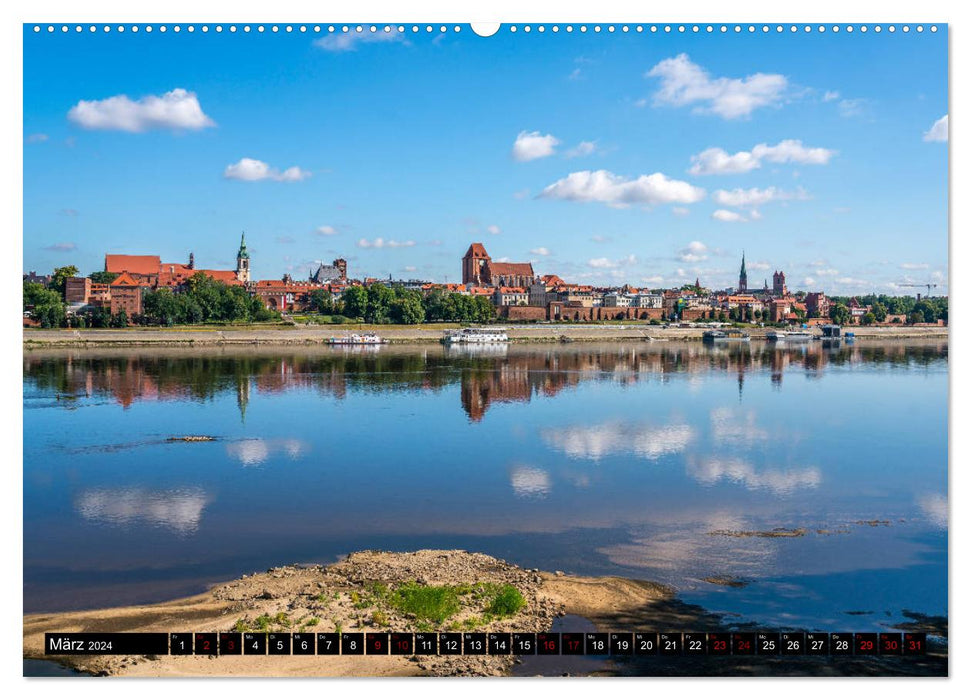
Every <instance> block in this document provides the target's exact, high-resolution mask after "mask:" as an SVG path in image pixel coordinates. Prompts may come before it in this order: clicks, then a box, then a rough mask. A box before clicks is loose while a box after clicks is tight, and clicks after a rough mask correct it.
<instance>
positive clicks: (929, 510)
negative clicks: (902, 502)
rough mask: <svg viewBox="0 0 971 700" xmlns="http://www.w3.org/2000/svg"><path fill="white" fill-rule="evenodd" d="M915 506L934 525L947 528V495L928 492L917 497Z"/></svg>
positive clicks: (943, 528)
mask: <svg viewBox="0 0 971 700" xmlns="http://www.w3.org/2000/svg"><path fill="white" fill-rule="evenodd" d="M917 507H918V508H920V510H921V512H922V513H923V514H924V517H925V518H927V520H929V521H930V522H931V523H932V524H933V525H934V526H935V527H939V528H941V529H942V530H946V529H947V497H946V496H943V495H941V494H939V493H929V494H925V495H923V496H921V497H920V498H918V499H917Z"/></svg>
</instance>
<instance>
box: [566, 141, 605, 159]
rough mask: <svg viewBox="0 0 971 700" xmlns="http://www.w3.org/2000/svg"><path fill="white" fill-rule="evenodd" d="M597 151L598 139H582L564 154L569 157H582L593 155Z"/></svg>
mask: <svg viewBox="0 0 971 700" xmlns="http://www.w3.org/2000/svg"><path fill="white" fill-rule="evenodd" d="M596 152H597V142H596V141H581V142H580V143H578V144H577V145H576V146H574V147H573V148H571V149H570V150H569V151H567V152H566V153H564V154H563V155H564V156H566V157H567V158H582V157H583V156H589V155H593V154H594V153H596Z"/></svg>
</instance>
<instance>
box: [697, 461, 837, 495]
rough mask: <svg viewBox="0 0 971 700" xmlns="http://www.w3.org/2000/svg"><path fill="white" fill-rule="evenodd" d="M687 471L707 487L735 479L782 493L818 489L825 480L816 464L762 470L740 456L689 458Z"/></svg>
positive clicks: (748, 486)
mask: <svg viewBox="0 0 971 700" xmlns="http://www.w3.org/2000/svg"><path fill="white" fill-rule="evenodd" d="M685 471H686V472H687V473H688V476H690V477H691V478H692V479H695V480H696V481H698V482H699V483H701V484H704V485H705V486H713V485H714V484H716V483H718V482H719V481H731V482H735V483H738V484H742V485H743V486H744V487H745V488H747V489H749V490H751V491H755V490H762V489H765V490H768V491H772V492H773V493H776V494H779V495H788V494H791V493H792V492H794V491H796V490H799V489H807V488H809V489H814V488H816V487H817V486H819V484H820V483H821V482H822V480H823V479H822V475H821V474H820V472H819V469H817V468H816V467H806V468H803V469H787V470H774V469H767V470H764V471H758V470H756V469H755V467H753V466H752V465H751V464H749V463H748V462H746V461H745V460H743V459H739V458H737V457H726V458H717V457H710V458H705V459H697V460H695V459H691V460H688V464H687V467H686V469H685Z"/></svg>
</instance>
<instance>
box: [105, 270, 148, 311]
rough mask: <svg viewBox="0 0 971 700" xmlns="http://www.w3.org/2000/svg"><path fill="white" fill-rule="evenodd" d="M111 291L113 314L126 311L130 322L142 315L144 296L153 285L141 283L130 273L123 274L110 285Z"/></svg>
mask: <svg viewBox="0 0 971 700" xmlns="http://www.w3.org/2000/svg"><path fill="white" fill-rule="evenodd" d="M108 286H109V287H110V289H111V301H110V309H111V314H112V316H114V315H115V314H117V313H119V312H121V311H124V312H125V315H126V316H128V318H129V320H130V319H131V318H132V317H133V316H137V315H139V314H141V313H142V294H143V293H144V291H145V290H148V289H151V288H152V285H151V284H149V283H147V282H143V281H140V280H138V279H136V278H135V276H134V275H132V274H131V273H129V272H122V273H121V274H120V275H118V277H116V278H115V280H114V281H113V282H112V283H111V284H110V285H108Z"/></svg>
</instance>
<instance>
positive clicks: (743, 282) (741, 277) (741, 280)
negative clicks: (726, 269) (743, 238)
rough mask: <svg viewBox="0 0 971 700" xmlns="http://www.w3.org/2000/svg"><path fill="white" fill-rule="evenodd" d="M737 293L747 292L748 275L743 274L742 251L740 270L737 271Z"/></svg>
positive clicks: (743, 254) (743, 259)
mask: <svg viewBox="0 0 971 700" xmlns="http://www.w3.org/2000/svg"><path fill="white" fill-rule="evenodd" d="M738 291H740V292H745V291H748V274H747V273H746V272H745V251H744V250H743V251H742V268H741V269H740V270H739V271H738Z"/></svg>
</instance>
